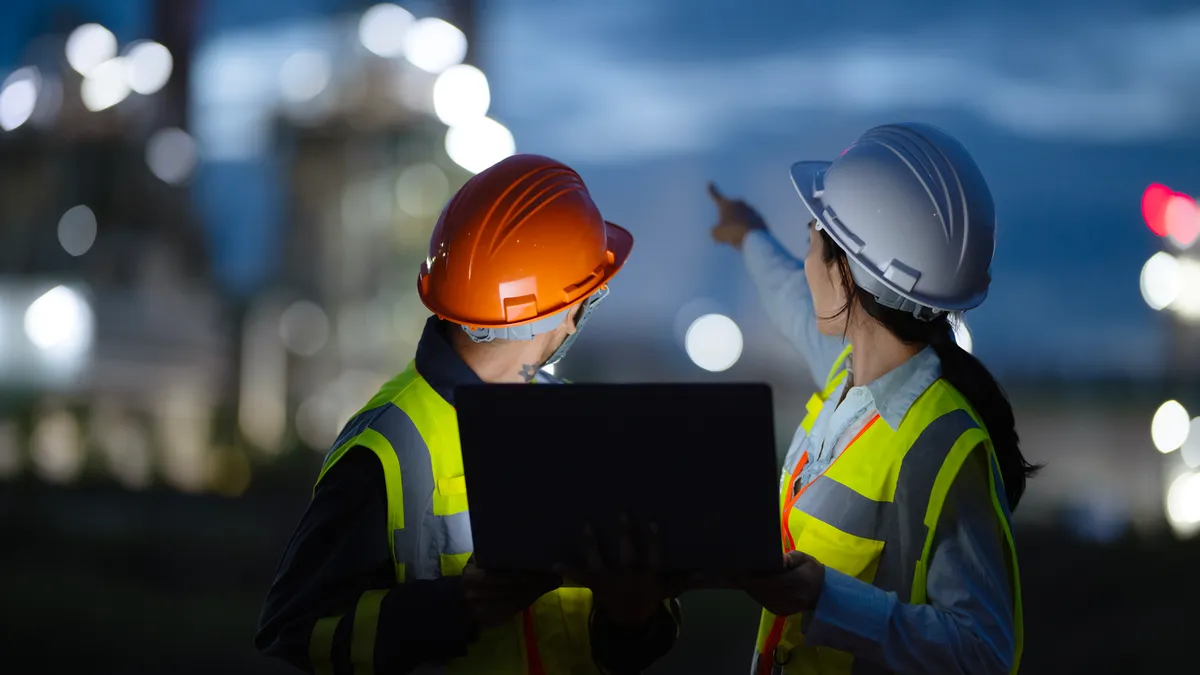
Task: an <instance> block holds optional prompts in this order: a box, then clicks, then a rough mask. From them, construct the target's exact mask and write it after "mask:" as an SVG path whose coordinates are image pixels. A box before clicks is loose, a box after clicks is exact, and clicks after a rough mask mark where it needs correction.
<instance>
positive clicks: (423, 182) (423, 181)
mask: <svg viewBox="0 0 1200 675" xmlns="http://www.w3.org/2000/svg"><path fill="white" fill-rule="evenodd" d="M449 196H450V181H449V180H448V179H447V178H446V173H445V172H444V171H442V170H441V169H440V168H438V166H437V165H436V164H416V165H413V166H410V167H408V168H406V169H405V170H404V171H402V172H401V173H400V176H399V177H398V178H396V205H397V206H399V207H400V208H401V209H403V210H404V212H405V213H407V214H409V215H410V216H416V217H418V218H423V217H426V216H432V215H436V214H437V213H438V212H439V211H441V210H442V207H443V206H444V205H445V204H446V199H447V198H448V197H449Z"/></svg>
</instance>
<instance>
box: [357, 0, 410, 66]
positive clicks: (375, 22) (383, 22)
mask: <svg viewBox="0 0 1200 675" xmlns="http://www.w3.org/2000/svg"><path fill="white" fill-rule="evenodd" d="M412 24H413V15H412V14H411V13H409V12H408V10H406V9H404V8H403V7H400V6H398V5H394V4H392V3H390V2H386V3H383V4H379V5H375V6H374V7H371V8H370V9H368V10H367V11H366V12H363V15H362V18H361V19H360V20H359V22H358V40H359V42H361V43H362V46H363V47H366V48H367V51H369V52H371V53H372V54H375V55H376V56H383V57H389V58H390V57H394V56H400V55H401V54H403V53H404V45H405V42H406V40H405V38H406V36H407V33H408V30H409V28H411V27H412Z"/></svg>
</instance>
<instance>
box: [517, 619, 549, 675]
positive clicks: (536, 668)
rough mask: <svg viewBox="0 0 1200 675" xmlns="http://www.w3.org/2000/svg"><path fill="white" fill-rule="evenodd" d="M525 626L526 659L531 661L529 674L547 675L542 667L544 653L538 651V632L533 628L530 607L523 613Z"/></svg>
mask: <svg viewBox="0 0 1200 675" xmlns="http://www.w3.org/2000/svg"><path fill="white" fill-rule="evenodd" d="M521 618H522V620H523V622H524V628H525V660H526V661H528V662H529V675H546V669H545V668H543V667H542V655H541V654H540V653H538V646H537V633H535V632H534V630H533V612H532V611H530V609H529V608H528V607H526V608H525V611H524V612H522V613H521Z"/></svg>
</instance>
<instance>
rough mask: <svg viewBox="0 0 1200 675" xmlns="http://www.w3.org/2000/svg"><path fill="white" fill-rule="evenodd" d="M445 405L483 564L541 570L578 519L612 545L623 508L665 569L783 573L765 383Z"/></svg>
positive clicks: (469, 398) (466, 398) (567, 546)
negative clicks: (649, 534) (644, 531)
mask: <svg viewBox="0 0 1200 675" xmlns="http://www.w3.org/2000/svg"><path fill="white" fill-rule="evenodd" d="M455 405H456V408H457V411H458V424H459V435H460V438H461V441H462V454H463V464H464V470H465V474H466V484H467V499H468V501H469V504H470V513H471V529H472V534H473V538H474V546H475V561H476V563H477V564H478V565H480V566H481V567H484V568H493V569H513V570H547V569H550V568H551V567H552V566H553V565H554V564H556V563H558V562H561V561H563V560H565V559H566V558H567V556H569V555H570V554H571V553H572V552H573V551H574V550H575V547H576V546H577V545H578V538H579V532H580V531H581V528H582V525H583V522H584V520H585V519H590V520H592V522H594V523H596V527H597V529H598V530H599V532H600V533H601V535H602V536H601V537H599V539H600V540H601V542H602V544H604V543H612V542H615V541H616V539H615V536H609V535H606V534H605V533H614V534H615V532H616V528H617V523H618V518H619V514H620V513H621V512H622V511H626V512H628V513H629V514H630V515H631V516H632V517H633V518H634V519H635V522H637V521H639V520H640V521H643V522H646V521H649V520H653V521H654V522H656V523H657V524H658V527H659V532H660V534H659V538H660V542H661V543H660V546H661V549H660V550H661V555H662V564H663V567H664V569H665V571H668V572H692V571H719V572H759V571H770V570H778V569H779V568H780V566H781V558H782V555H781V551H782V549H781V546H780V539H779V537H780V535H779V501H778V490H779V483H778V480H779V473H778V467H777V466H776V459H775V430H774V423H773V414H772V405H771V389H770V387H768V386H767V385H765V384H573V385H566V386H530V385H522V384H514V385H507V384H505V385H496V384H493V385H469V386H463V387H459V388H458V389H457V390H456V392H455ZM604 548H605V553H606V554H608V555H612V554H613V553H614V551H612V550H611V548H609V547H608V546H605V547H604ZM609 559H610V560H611V559H614V558H609Z"/></svg>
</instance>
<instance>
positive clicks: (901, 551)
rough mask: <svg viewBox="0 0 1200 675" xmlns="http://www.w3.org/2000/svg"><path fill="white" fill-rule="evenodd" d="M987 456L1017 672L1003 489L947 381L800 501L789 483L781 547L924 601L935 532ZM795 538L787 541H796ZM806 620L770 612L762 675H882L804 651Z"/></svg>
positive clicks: (812, 413) (1019, 639)
mask: <svg viewBox="0 0 1200 675" xmlns="http://www.w3.org/2000/svg"><path fill="white" fill-rule="evenodd" d="M849 353H850V347H849V346H847V347H846V349H845V350H844V351H843V352H842V354H841V355H840V356H839V357H838V359H837V361H836V362H835V363H834V366H833V368H832V369H831V370H830V373H829V377H828V379H827V380H826V384H825V387H824V388H823V389H822V391H821V392H820V393H818V394H814V395H813V397H812V399H811V400H810V401H809V404H808V414H807V416H806V417H805V418H804V421H803V422H802V423H801V426H803V428H804V430H805V431H806V432H811V431H812V426H813V423H814V422H815V421H816V418H817V415H818V414H819V413H820V411H821V409H822V407H824V405H825V401H826V400H827V399H828V398H829V397H830V396H831V395H832V394H833V392H834V391H835V390H836V389H837V387H838V385H840V384H841V382H842V381H843V380H844V379H845V378H846V369H845V368H844V367H843V364H844V362H845V359H846V357H847V356H848V355H849ZM981 445H982V447H984V448H986V450H987V453H988V460H989V464H990V466H991V471H990V472H989V483H990V486H991V494H992V503H993V506H994V508H995V511H996V514H997V516H998V518H999V521H1000V524H1001V528H1002V530H1003V532H1004V542H1005V545H1006V547H1007V549H1008V552H1009V555H1010V556H1011V564H1010V569H1011V571H1012V589H1013V622H1014V632H1015V638H1016V653H1015V654H1014V657H1013V667H1012V672H1013V673H1016V672H1017V667H1018V666H1019V665H1020V660H1021V651H1022V647H1023V645H1024V628H1023V625H1022V617H1021V583H1020V575H1019V574H1018V571H1017V552H1016V547H1015V546H1014V544H1013V539H1012V531H1011V529H1010V527H1009V516H1008V512H1007V506H1006V502H1004V501H1003V500H1002V499H1001V497H1000V495H1002V494H1003V490H1004V486H1003V483H1002V482H1001V479H1000V471H999V467H998V465H997V464H996V457H995V454H994V451H993V449H992V443H991V438H990V437H989V436H988V433H987V430H986V429H985V428H984V426H983V423H982V422H981V421H980V420H979V418H978V417H977V416H976V414H975V412H974V411H973V410H972V408H971V405H970V403H969V402H968V401H967V400H966V399H965V398H964V397H963V396H962V394H960V393H959V392H958V391H957V390H956V389H954V387H952V386H951V385H950V384H949V383H948V382H946V381H945V380H942V379H939V380H937V381H936V382H934V383H933V384H932V385H930V386H929V388H928V389H926V390H925V392H924V393H923V394H921V396H920V397H918V398H917V400H916V401H915V402H914V403H913V405H912V407H911V408H910V409H909V411H908V413H907V414H906V415H905V417H904V420H903V421H902V422H901V423H900V427H899V428H898V429H892V428H891V427H889V426H888V424H887V423H886V422H884V421H882V420H879V419H874V420H872V421H871V422H869V423H868V425H867V427H866V428H865V429H864V430H863V431H862V432H860V433H859V435H858V436H857V437H856V438H855V440H854V441H852V443H851V445H849V446H847V447H846V449H845V450H843V451H842V454H841V455H840V456H838V458H837V459H835V460H834V462H833V463H832V464H831V465H830V466H829V468H828V469H826V470H825V471H824V473H822V474H821V475H820V476H818V477H817V478H815V479H813V480H812V481H811V482H810V483H809V484H808V485H805V486H804V487H803V492H802V493H801V494H800V496H799V498H798V499H796V498H795V497H794V495H791V494H786V493H787V492H788V491H789V488H791V487H792V486H791V485H790V481H787V480H785V481H784V483H785V485H784V489H783V491H782V492H781V494H780V503H781V505H784V506H787V505H788V504H789V502H792V501H793V500H794V505H793V506H792V507H791V508H788V509H786V510H787V512H786V513H783V514H782V519H783V520H784V522H785V523H786V527H785V528H784V529H783V530H782V537H781V538H782V540H783V545H784V548H785V549H787V548H790V547H791V546H793V545H794V548H795V550H798V551H802V552H804V553H807V554H809V555H811V556H813V557H814V558H816V559H817V560H819V561H820V562H821V563H823V564H825V565H826V566H828V567H832V568H834V569H836V570H838V571H840V572H843V573H845V574H849V575H851V576H854V577H857V578H859V579H861V580H863V581H865V582H867V583H870V584H873V585H875V586H878V587H880V588H883V589H885V590H887V591H892V592H895V593H896V594H897V596H898V597H899V599H900V601H901V602H908V603H912V604H920V603H924V602H926V601H927V599H926V595H925V574H926V571H927V570H928V567H929V557H930V548H931V544H932V543H933V538H934V530H935V528H936V527H937V522H938V517H939V516H940V515H941V511H942V505H943V504H944V503H945V501H946V495H947V493H948V492H949V490H950V485H951V484H952V483H953V482H954V478H955V476H956V475H957V474H958V471H959V468H960V467H961V466H962V465H963V462H964V461H965V460H966V459H967V457H968V456H969V455H970V453H971V451H972V450H974V449H975V448H977V447H980V446H981ZM789 539H790V540H789ZM802 618H803V617H802V615H794V616H790V617H776V616H775V615H773V614H771V613H770V612H767V611H765V610H764V611H763V613H762V619H761V621H760V622H759V631H758V642H757V645H756V650H755V660H754V669H753V672H755V673H764V672H765V673H771V674H773V675H783V674H787V675H791V674H793V673H803V674H805V675H811V674H815V673H820V674H821V675H833V674H837V673H846V674H849V673H851V672H853V673H856V674H857V673H860V672H884V671H883V669H882V668H879V667H877V666H875V664H869V663H855V662H854V657H853V656H852V655H850V654H849V653H847V652H842V651H837V650H834V649H829V648H825V647H810V646H806V645H805V644H804V634H803V631H802V630H801V623H802Z"/></svg>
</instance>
